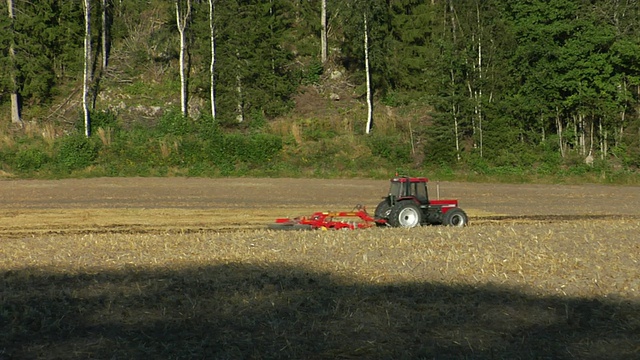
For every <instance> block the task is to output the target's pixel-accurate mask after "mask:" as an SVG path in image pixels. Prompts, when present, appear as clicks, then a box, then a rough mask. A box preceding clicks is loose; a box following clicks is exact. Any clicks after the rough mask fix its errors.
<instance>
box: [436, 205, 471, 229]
mask: <svg viewBox="0 0 640 360" xmlns="http://www.w3.org/2000/svg"><path fill="white" fill-rule="evenodd" d="M442 223H443V224H444V225H446V226H456V227H463V226H466V225H467V224H468V223H469V217H468V216H467V214H466V213H465V212H464V211H462V209H458V208H455V209H451V210H449V211H447V212H446V213H445V214H444V217H443V219H442Z"/></svg>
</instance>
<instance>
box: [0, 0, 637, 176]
mask: <svg viewBox="0 0 640 360" xmlns="http://www.w3.org/2000/svg"><path fill="white" fill-rule="evenodd" d="M94 1H95V4H94V6H93V7H92V8H93V9H94V10H93V13H92V14H91V16H92V21H93V28H94V29H99V28H100V26H101V11H102V10H103V9H102V8H101V6H102V5H101V2H99V1H97V0H94ZM174 1H175V0H172V1H168V0H149V1H137V0H119V1H108V6H109V7H108V9H109V12H108V15H109V16H108V21H107V25H108V26H109V31H108V34H109V39H108V40H109V43H110V44H111V45H110V46H109V48H110V49H111V56H112V59H111V60H110V62H109V67H108V68H106V69H103V68H101V67H102V65H101V63H100V61H99V58H100V56H101V55H100V47H101V46H102V45H101V40H102V39H101V36H102V33H101V32H100V31H98V30H96V31H94V32H93V38H94V43H95V46H94V48H95V49H98V50H97V51H96V52H95V53H94V54H93V60H94V61H93V63H94V64H93V70H94V73H95V74H96V76H95V79H94V80H93V83H92V91H91V93H92V96H93V99H92V100H93V107H94V109H93V111H92V116H91V118H92V124H91V127H92V129H91V130H92V131H91V133H92V134H93V135H92V137H91V138H89V139H82V137H81V136H79V135H76V132H77V131H74V129H73V128H70V127H69V126H66V125H67V124H76V123H77V121H76V119H75V117H77V114H78V110H77V107H74V106H77V104H76V103H77V94H78V91H79V90H78V86H79V84H80V83H81V79H82V65H83V56H82V52H83V35H84V34H83V32H84V27H83V21H84V19H83V12H82V4H81V3H80V2H77V1H66V0H43V1H16V2H15V21H14V22H13V31H8V29H9V26H11V24H10V20H9V19H8V16H7V10H8V9H7V3H6V2H0V45H1V48H2V49H3V50H2V52H0V65H1V66H2V67H3V68H10V67H12V68H15V69H14V70H15V71H14V73H15V74H16V75H17V76H16V80H17V84H16V86H17V87H18V90H19V93H20V95H21V99H22V101H23V108H24V112H25V113H26V114H27V118H28V119H27V120H32V121H33V120H36V121H37V123H38V124H39V126H41V127H45V126H50V127H55V128H58V129H64V130H65V131H64V132H65V133H66V134H68V135H64V136H60V134H62V133H63V131H62V130H60V131H58V132H55V133H56V134H58V135H57V136H53V137H52V138H46V137H45V138H43V139H42V140H38V137H37V136H34V135H33V133H29V132H28V131H26V130H25V131H23V132H22V133H21V132H20V131H14V132H11V131H12V130H6V131H5V130H3V131H5V132H6V133H7V134H9V135H7V136H8V137H10V138H12V140H11V141H9V140H6V141H2V142H0V155H2V159H1V164H0V165H1V166H2V169H3V170H5V171H8V172H11V173H16V174H21V175H23V176H37V174H38V173H46V172H59V173H64V172H67V173H69V172H74V171H75V172H81V171H82V170H83V169H86V168H88V167H89V168H92V169H97V170H93V171H97V172H103V174H105V175H113V176H116V175H132V174H160V175H162V174H183V171H185V172H186V173H187V174H189V175H194V174H196V175H219V174H244V173H248V172H251V171H254V170H255V171H264V172H268V173H270V174H271V173H276V174H277V173H278V171H280V172H281V173H287V174H289V173H295V172H296V171H301V170H300V169H298V170H295V169H293V168H295V167H303V168H304V167H305V166H306V167H313V166H317V168H319V169H325V170H326V171H328V172H330V171H332V170H331V168H335V169H338V168H340V169H342V168H344V167H345V166H346V167H349V166H352V167H353V168H354V169H356V168H358V170H357V171H360V170H361V169H359V166H360V165H355V164H356V163H360V162H361V161H370V162H375V163H377V164H381V166H389V167H407V168H412V167H413V168H416V167H417V168H423V167H433V168H439V167H441V168H448V169H451V168H454V169H458V170H461V171H469V172H471V173H477V174H480V175H491V174H498V175H500V174H504V175H506V176H511V175H513V173H514V172H515V173H523V172H533V173H536V174H540V175H545V174H554V173H558V174H566V175H580V176H582V175H584V173H585V172H587V173H589V172H594V173H595V172H601V171H603V169H604V171H609V172H611V171H614V170H615V171H619V172H636V171H637V170H638V168H639V167H640V6H638V5H639V4H638V1H637V0H620V1H611V0H596V1H588V2H587V1H579V0H533V1H507V0H487V1H479V0H460V1H457V0H456V1H452V0H446V1H421V0H397V1H392V2H390V1H383V0H367V1H365V0H354V1H342V2H331V1H329V2H328V5H329V8H328V13H329V48H330V49H331V51H330V56H329V59H330V61H329V62H328V63H326V64H323V63H321V62H320V61H319V53H320V46H319V43H320V40H319V31H320V1H319V0H311V1H299V0H230V1H217V2H216V7H215V9H216V11H215V16H214V22H215V29H216V30H215V36H216V38H215V40H216V73H215V89H214V90H215V94H216V109H217V111H216V119H210V118H208V117H207V116H204V115H201V113H205V112H206V111H202V109H205V108H208V104H207V102H209V101H210V100H209V95H208V94H209V91H210V87H211V84H210V82H209V64H210V56H211V49H210V45H209V44H210V43H209V40H210V39H209V34H210V32H209V31H210V29H209V23H208V4H207V1H195V0H194V1H193V6H194V7H193V16H192V18H191V20H190V21H191V23H190V24H189V26H188V27H187V28H186V29H187V31H188V34H187V35H188V36H187V39H188V74H189V82H188V84H189V97H190V98H191V101H190V106H191V107H193V109H190V111H189V114H190V117H184V116H182V114H180V113H179V112H175V111H174V110H172V109H174V107H175V104H176V103H177V101H178V100H176V97H177V96H178V90H176V88H177V86H176V84H177V78H178V65H177V58H178V47H179V44H178V39H177V29H176V22H175V2H174ZM365 15H366V17H367V24H368V25H367V26H368V29H369V34H368V35H369V56H370V65H371V74H372V84H373V89H374V90H375V91H374V98H375V100H376V102H377V103H378V104H380V103H381V104H384V105H386V106H387V107H388V108H390V109H392V110H389V112H391V111H396V112H398V113H402V112H403V111H405V113H411V111H412V110H413V111H420V112H421V114H419V115H412V116H414V117H415V118H419V119H421V120H420V121H418V125H417V126H418V128H415V127H414V128H409V129H407V128H406V126H395V125H394V126H391V125H389V126H384V123H381V121H380V120H379V119H377V120H376V124H377V125H376V128H375V129H374V131H373V134H372V135H371V136H365V135H364V134H362V129H360V128H359V127H358V126H353V123H355V122H356V121H361V119H355V118H356V117H359V116H361V113H360V112H359V111H361V110H360V109H357V108H356V109H353V110H348V111H347V110H343V112H342V113H341V114H340V115H339V116H336V119H333V122H335V123H336V124H337V123H338V122H340V123H343V124H345V123H348V124H349V125H347V126H340V125H335V124H333V123H332V122H329V123H331V124H333V125H330V126H324V125H323V124H319V123H316V124H314V122H319V121H320V120H318V119H314V118H311V119H305V121H308V122H310V124H307V125H306V126H304V127H303V128H302V129H301V130H300V133H299V134H297V133H296V134H293V133H292V132H293V131H288V130H287V131H278V130H277V126H275V125H274V126H271V125H272V124H275V123H277V122H278V121H283V120H282V119H289V120H288V121H289V123H288V125H287V129H292V128H294V127H295V125H296V122H298V123H299V122H300V119H290V117H291V110H292V109H293V108H294V105H295V104H294V101H293V99H294V97H295V96H296V94H297V91H298V89H299V88H300V87H306V88H313V89H316V90H317V92H318V93H320V94H322V95H323V96H329V95H328V94H329V92H331V91H333V89H334V88H340V86H342V88H349V89H351V90H352V91H353V95H354V97H355V98H356V99H358V101H360V102H361V103H364V101H365V100H364V97H365V95H364V94H365V92H366V90H365V88H364V85H365V71H364V70H365V69H364V66H365V65H364V55H363V54H364V48H363V46H364V43H363V19H364V16H365ZM10 44H14V47H15V50H16V58H15V63H14V66H12V65H11V64H12V62H11V61H10V59H9V51H8V48H9V45H10ZM336 69H339V70H340V71H342V72H344V74H342V75H341V76H342V77H341V78H340V77H338V78H337V80H336V79H333V78H332V76H333V73H332V72H330V71H329V70H336ZM9 76H10V74H9V71H5V72H2V73H0V109H2V111H3V113H4V114H8V113H9V103H10V98H9V93H10V90H12V87H13V84H12V81H11V79H10V77H9ZM337 82H340V83H341V84H336V83H337ZM129 98H135V99H136V101H137V103H136V104H128V103H126V101H127V99H129ZM74 104H76V105H74ZM134 106H135V107H137V108H139V109H141V110H140V112H139V113H143V114H144V115H140V116H137V115H129V114H130V113H131V111H129V110H130V108H132V107H134ZM378 108H383V107H377V111H376V116H378V117H380V116H381V115H380V114H382V113H384V110H382V109H378ZM150 109H156V110H153V111H151V110H150ZM415 109H420V110H415ZM425 109H428V110H425ZM191 110H194V111H191ZM54 115H55V116H54ZM338 117H340V119H337V118H338ZM8 118H9V117H8V116H7V115H5V116H4V117H1V118H0V119H2V121H3V122H4V123H7V122H8V121H7V120H6V119H8ZM414 120H415V119H414V118H411V119H409V118H407V119H405V124H406V123H410V124H415V123H416V122H415V121H414ZM414 126H416V125H414ZM348 147H351V148H352V149H351V151H350V150H349V149H348ZM585 161H586V163H585ZM587 163H588V164H587ZM287 164H288V165H287ZM345 164H352V165H349V166H347V165H345ZM287 166H290V167H289V168H287ZM274 169H277V170H274ZM572 169H574V170H572ZM325 170H321V171H325ZM319 171H320V170H319ZM572 171H573V172H572ZM338 172H339V171H338Z"/></svg>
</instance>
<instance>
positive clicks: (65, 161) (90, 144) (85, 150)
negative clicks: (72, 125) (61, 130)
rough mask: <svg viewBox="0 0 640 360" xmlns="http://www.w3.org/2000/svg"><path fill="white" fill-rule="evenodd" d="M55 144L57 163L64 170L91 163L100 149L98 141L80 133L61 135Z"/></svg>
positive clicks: (83, 166)
mask: <svg viewBox="0 0 640 360" xmlns="http://www.w3.org/2000/svg"><path fill="white" fill-rule="evenodd" d="M57 145H58V146H57V153H56V160H57V164H58V165H59V166H61V167H62V169H64V170H77V169H81V168H85V167H87V166H89V165H91V164H93V162H94V161H95V160H96V158H97V157H98V151H99V149H100V146H99V144H98V142H96V141H93V139H92V138H86V137H85V136H83V135H81V134H74V135H70V136H67V137H63V138H61V139H60V140H59V141H58V142H57Z"/></svg>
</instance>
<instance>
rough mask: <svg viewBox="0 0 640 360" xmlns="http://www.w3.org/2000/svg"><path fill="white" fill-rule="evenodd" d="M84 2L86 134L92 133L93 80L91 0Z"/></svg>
mask: <svg viewBox="0 0 640 360" xmlns="http://www.w3.org/2000/svg"><path fill="white" fill-rule="evenodd" d="M83 2H84V72H83V73H84V74H83V81H82V108H83V110H84V134H85V136H86V137H89V136H90V135H91V119H90V117H89V84H90V82H91V78H92V74H91V0H83Z"/></svg>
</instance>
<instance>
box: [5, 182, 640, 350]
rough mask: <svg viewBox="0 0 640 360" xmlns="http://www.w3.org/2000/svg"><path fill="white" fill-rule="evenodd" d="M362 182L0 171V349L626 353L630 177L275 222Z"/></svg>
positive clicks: (634, 262) (638, 241) (633, 334)
mask: <svg viewBox="0 0 640 360" xmlns="http://www.w3.org/2000/svg"><path fill="white" fill-rule="evenodd" d="M386 190H387V182H385V181H377V180H312V179H185V178H169V179H165V178H163V179H156V178H134V179H121V178H114V179H85V180H59V181H35V180H34V181H22V180H20V181H13V180H11V181H9V180H7V181H2V182H0V239H1V240H2V244H1V245H0V359H24V358H42V359H76V358H82V359H86V358H99V359H104V358H109V359H111V358H114V359H115V358H117V359H120V358H125V359H128V358H141V357H148V358H162V359H181V358H186V359H194V358H203V359H274V358H300V359H302V358H311V359H336V358H366V359H372V358H375V359H403V358H404V359H419V358H422V359H518V358H519V359H544V358H549V359H551V358H553V359H602V358H609V359H612V358H618V359H631V358H640V345H638V344H640V264H639V263H638V262H639V260H640V255H638V254H639V253H640V235H638V234H640V188H638V187H613V186H599V185H579V186H578V185H575V186H569V185H552V186H551V185H505V184H499V185H498V184H471V183H451V182H442V183H437V182H432V183H431V185H430V192H431V196H432V197H436V196H437V194H438V193H439V195H440V197H441V198H458V199H459V200H460V205H461V207H463V208H464V209H465V210H466V211H467V213H468V214H469V215H470V218H471V225H470V226H468V227H466V228H462V229H458V228H445V227H422V228H418V229H380V228H374V229H367V230H361V231H338V232H331V231H312V232H274V231H269V230H267V229H266V224H268V223H269V222H272V221H273V220H274V219H275V218H277V217H288V216H298V215H306V214H310V213H311V212H314V211H320V210H351V209H352V208H353V207H354V206H355V205H356V204H363V205H365V206H367V208H368V209H370V211H371V212H372V211H373V209H374V208H375V205H376V204H377V203H378V202H379V201H380V198H381V197H382V196H383V195H384V194H385V192H386Z"/></svg>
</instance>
